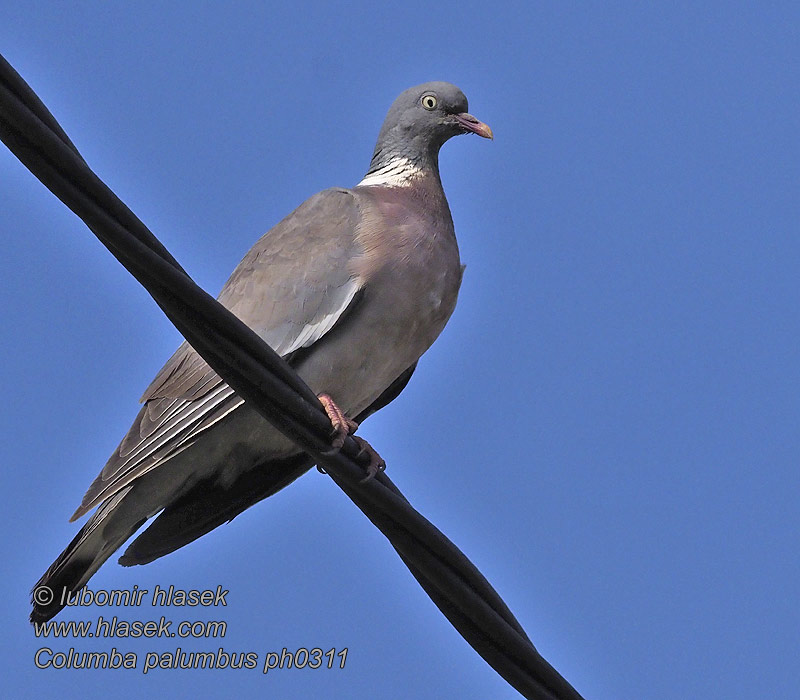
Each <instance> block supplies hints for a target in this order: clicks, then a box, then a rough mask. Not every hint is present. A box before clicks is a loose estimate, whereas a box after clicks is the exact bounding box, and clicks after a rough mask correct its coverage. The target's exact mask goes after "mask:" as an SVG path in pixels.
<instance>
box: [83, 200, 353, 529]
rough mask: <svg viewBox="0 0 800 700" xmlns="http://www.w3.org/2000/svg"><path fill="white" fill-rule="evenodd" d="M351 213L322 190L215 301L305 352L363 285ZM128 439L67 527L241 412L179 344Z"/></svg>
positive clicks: (288, 347) (261, 246)
mask: <svg viewBox="0 0 800 700" xmlns="http://www.w3.org/2000/svg"><path fill="white" fill-rule="evenodd" d="M359 217H360V212H359V209H358V205H357V203H356V199H355V197H354V195H353V193H352V192H350V191H349V190H344V189H332V190H325V191H323V192H320V193H319V194H317V195H315V196H314V197H311V198H310V199H309V200H307V201H306V202H305V203H303V204H302V205H301V206H300V207H298V208H297V209H296V210H295V211H294V212H292V213H291V214H290V215H289V216H287V217H286V218H285V219H284V220H283V221H281V222H280V223H279V224H277V225H276V226H275V227H274V228H273V229H272V230H270V231H269V232H268V233H267V234H265V235H264V236H262V237H261V239H259V241H258V242H257V243H256V244H255V245H254V246H253V248H252V249H251V250H250V251H249V252H248V253H247V255H245V257H244V259H243V260H242V261H241V263H239V265H238V266H237V267H236V269H235V270H234V272H233V274H232V275H231V277H230V279H229V280H228V281H227V283H226V284H225V286H224V287H223V289H222V292H221V293H220V295H219V301H220V303H221V304H222V305H223V306H225V307H226V308H228V309H229V310H230V311H231V312H233V313H234V314H236V315H237V316H238V317H239V318H240V319H241V320H242V321H244V322H245V323H246V324H247V325H249V326H250V327H251V328H252V329H253V330H255V331H256V332H257V333H258V334H259V335H260V336H261V337H262V338H263V339H264V340H265V341H266V342H267V343H268V344H269V345H270V346H271V347H272V348H273V350H275V351H276V352H277V353H278V354H279V355H281V356H282V357H286V356H289V355H291V354H292V353H293V352H295V351H297V350H299V349H301V348H307V347H310V346H311V345H313V344H314V343H316V342H317V341H318V340H319V339H320V338H322V337H323V336H324V335H325V334H326V333H328V332H329V331H330V330H331V329H332V328H333V327H334V326H335V325H336V324H337V322H338V321H339V320H340V319H341V318H342V317H343V316H344V315H345V312H346V311H347V309H348V307H349V306H350V305H351V304H352V303H353V301H354V299H355V297H356V294H357V293H358V291H359V289H361V287H362V286H363V280H362V279H361V278H360V277H359V276H358V275H357V274H356V273H355V272H354V269H355V268H354V266H353V265H352V260H353V259H355V258H356V257H358V256H360V255H362V254H363V251H362V250H361V249H360V247H359V244H358V242H357V240H356V235H355V234H356V228H357V225H358V221H359ZM142 401H143V402H144V406H143V407H142V409H141V410H140V411H139V415H138V416H137V417H136V419H135V420H134V422H133V425H132V426H131V428H130V430H129V431H128V434H127V435H126V436H125V437H124V438H123V439H122V442H121V443H120V445H119V447H118V448H117V449H116V450H115V451H114V453H113V454H112V455H111V457H110V458H109V460H108V462H107V463H106V465H105V467H103V470H102V471H101V472H100V474H99V475H98V476H97V478H96V479H95V480H94V482H93V483H92V484H91V486H90V487H89V489H88V491H87V492H86V495H85V496H84V497H83V501H82V502H81V505H80V507H79V508H78V509H77V510H76V511H75V514H74V515H73V516H72V519H73V520H75V519H77V518H79V517H80V516H81V515H83V514H84V513H86V512H88V511H89V510H91V508H93V507H94V506H95V505H97V504H98V503H100V502H101V501H103V500H105V499H107V498H109V497H110V496H112V495H113V494H115V493H116V492H118V491H119V490H120V489H122V488H124V487H125V486H126V485H128V484H130V483H131V482H132V481H134V480H135V479H137V478H138V477H139V476H141V475H142V474H144V473H146V472H148V471H150V470H151V469H155V468H160V467H161V466H162V465H164V463H165V462H167V461H168V460H169V459H170V458H171V457H173V456H175V455H176V454H177V453H178V452H180V451H182V450H184V449H186V448H187V447H189V446H190V445H191V444H192V443H193V442H194V440H196V439H197V437H198V435H200V434H201V433H202V432H204V431H205V430H208V429H209V428H210V427H211V426H213V425H215V424H216V423H218V422H219V421H220V420H222V419H223V418H225V417H226V416H228V415H229V414H230V413H231V412H232V411H234V410H236V409H237V408H239V406H241V405H242V403H243V400H242V399H241V398H239V397H238V396H237V395H236V394H235V393H234V391H233V390H232V389H231V388H230V387H229V386H228V385H227V384H225V383H224V382H223V381H222V379H221V378H220V377H219V376H218V375H217V374H216V373H215V372H214V371H213V370H212V369H211V368H210V367H209V366H208V365H207V364H206V362H205V361H204V360H203V358H202V357H200V356H199V355H198V354H197V353H196V352H195V350H194V349H193V348H192V347H191V346H190V345H189V344H188V343H186V342H184V343H183V344H182V345H181V346H180V347H179V348H178V350H177V351H176V352H175V354H174V355H173V356H172V357H171V358H170V359H169V360H168V361H167V363H166V364H165V365H164V367H162V369H161V370H160V371H159V372H158V374H157V375H156V377H155V378H154V379H153V381H152V382H151V384H150V386H149V387H148V388H147V390H146V391H145V392H144V395H143V396H142Z"/></svg>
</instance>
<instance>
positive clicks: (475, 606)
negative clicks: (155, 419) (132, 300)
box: [0, 56, 581, 700]
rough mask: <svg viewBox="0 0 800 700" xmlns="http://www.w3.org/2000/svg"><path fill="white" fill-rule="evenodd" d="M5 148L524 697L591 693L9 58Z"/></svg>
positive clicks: (1, 115) (1, 112)
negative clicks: (550, 656)
mask: <svg viewBox="0 0 800 700" xmlns="http://www.w3.org/2000/svg"><path fill="white" fill-rule="evenodd" d="M0 139H2V141H3V142H4V143H5V144H6V145H7V146H8V148H9V149H10V150H11V151H12V152H13V153H14V154H15V155H16V156H17V158H19V160H20V161H21V162H22V163H23V164H24V165H25V166H26V167H27V168H28V169H29V170H30V171H31V172H32V173H33V174H34V175H35V176H36V177H37V178H39V179H40V180H41V181H42V182H43V183H44V184H45V185H46V186H47V187H48V188H49V189H50V190H51V191H52V192H53V193H54V194H55V195H56V196H57V197H58V198H59V199H60V200H61V201H62V202H64V204H66V205H67V206H68V207H69V208H70V209H71V210H72V211H73V212H75V214H77V215H78V216H79V217H80V218H81V219H82V220H83V221H84V222H85V223H86V225H87V226H88V227H89V228H90V229H91V230H92V232H93V233H94V234H95V235H96V236H97V237H98V238H99V239H100V241H101V242H102V243H103V244H104V245H105V246H106V247H107V248H108V249H109V250H110V251H111V253H112V254H113V255H114V256H115V257H116V258H117V259H118V260H119V261H120V262H121V263H122V264H123V265H124V266H125V268H126V269H127V270H128V271H129V272H130V273H131V274H132V275H133V276H134V277H135V278H136V279H137V280H138V281H139V282H140V283H141V284H142V285H143V286H144V287H145V288H146V289H147V291H148V292H149V293H150V295H151V296H152V297H153V299H154V300H155V301H156V303H157V304H158V305H159V306H160V307H161V309H162V310H163V311H164V313H165V314H166V315H167V317H168V318H169V319H170V321H172V322H173V323H174V324H175V326H176V327H177V328H178V330H179V331H180V332H181V333H182V334H183V335H184V337H185V338H186V339H187V340H188V341H189V343H190V344H191V345H192V347H194V348H195V350H197V352H198V353H200V355H201V356H202V357H203V359H205V360H206V362H208V364H209V365H210V366H211V367H212V368H213V369H214V370H215V371H216V372H217V373H218V374H219V375H220V376H221V377H222V378H223V379H224V380H225V381H226V382H227V383H228V384H229V385H230V386H231V387H232V388H233V389H234V390H235V391H236V392H237V393H238V394H239V395H240V396H241V397H242V398H244V399H245V401H247V402H249V403H250V404H251V405H252V406H253V407H254V408H255V409H256V410H258V411H259V412H260V413H261V414H262V415H263V416H264V418H266V419H267V420H268V421H269V422H270V423H272V424H273V425H275V426H276V427H277V428H278V429H279V430H281V431H282V432H283V433H284V434H286V435H287V436H288V437H289V438H290V439H292V440H293V441H294V442H295V443H296V444H297V445H298V446H299V447H301V448H302V449H303V450H305V451H306V452H308V453H309V454H310V455H312V456H313V457H314V459H315V460H317V462H318V463H319V464H320V465H322V466H323V467H324V468H325V470H326V472H327V473H328V474H329V475H330V476H331V478H332V479H333V480H334V481H335V482H336V484H337V485H338V486H339V487H340V488H341V489H342V490H343V491H344V492H345V493H346V494H347V495H348V497H349V498H350V499H351V500H352V501H353V503H355V505H356V506H358V508H360V509H361V510H362V511H363V512H364V514H365V515H366V516H367V517H368V518H369V519H370V521H371V522H372V523H373V524H374V525H375V526H376V527H377V528H378V529H379V530H380V531H381V532H382V533H383V534H384V535H385V536H386V537H387V539H388V540H389V541H390V542H391V544H392V546H393V547H394V548H395V550H396V551H397V553H398V554H399V556H400V558H401V559H402V561H403V563H405V564H406V566H407V567H408V568H409V570H410V571H411V573H412V574H413V576H414V577H415V578H416V579H417V581H418V582H419V583H420V585H421V586H422V587H423V589H424V590H425V591H426V593H428V595H429V596H430V597H431V599H432V600H433V602H434V603H435V604H436V606H437V607H438V608H439V609H440V610H441V611H442V613H443V614H444V615H445V616H446V617H447V619H448V620H450V622H451V624H453V626H454V627H455V628H456V629H457V630H458V631H459V633H460V634H461V635H462V636H463V637H464V639H466V640H467V642H468V643H469V644H470V645H471V646H472V647H473V648H474V649H475V650H476V651H477V652H478V653H479V654H480V655H481V656H482V657H483V658H484V659H485V660H486V662H487V663H489V664H490V665H491V666H492V667H493V668H494V669H495V670H496V671H497V672H498V673H499V674H500V675H501V676H503V678H505V679H506V680H507V681H508V682H509V683H510V684H511V685H512V686H513V687H514V688H516V689H517V690H518V691H519V692H520V693H521V694H522V695H523V696H524V697H526V698H531V699H532V700H534V699H535V700H540V699H541V700H545V699H553V700H555V699H558V700H561V699H571V700H580V698H581V696H580V695H579V694H578V693H577V692H576V691H575V690H574V689H573V688H572V686H570V684H569V683H568V682H567V681H566V680H564V679H563V678H562V677H561V676H560V675H559V674H558V672H557V671H556V670H555V669H553V667H552V666H550V664H548V663H547V661H546V660H545V659H544V658H543V657H542V656H541V655H540V654H539V653H538V652H537V651H536V649H535V647H534V646H533V645H532V644H531V642H530V640H529V639H528V637H527V635H526V634H525V631H524V630H523V629H522V626H521V625H520V624H519V622H517V620H516V619H515V618H514V616H513V615H512V613H511V611H510V610H509V609H508V607H507V606H506V604H505V603H504V602H503V600H502V599H501V598H500V596H499V595H498V594H497V593H496V592H495V590H494V589H493V588H492V586H491V584H489V582H488V581H487V580H486V579H485V578H484V576H483V575H482V574H481V573H480V572H479V571H478V569H477V568H476V567H475V566H474V565H473V564H472V562H470V561H469V559H467V557H466V556H465V555H464V554H463V553H462V552H461V551H460V550H459V549H458V548H457V547H456V546H455V545H454V544H453V543H452V542H450V540H448V539H447V538H446V537H445V536H444V535H443V534H442V533H441V532H440V531H439V530H438V529H437V528H436V527H434V526H433V525H432V524H431V523H430V522H429V521H428V520H426V519H425V518H424V517H423V516H422V515H420V514H419V513H418V512H417V511H416V510H414V508H413V507H412V506H411V505H410V504H409V502H408V501H407V499H406V498H405V497H404V496H403V494H402V493H400V491H399V489H398V488H397V487H396V486H395V485H394V484H393V483H392V481H391V480H390V479H389V478H388V477H387V476H386V475H385V474H380V475H378V476H377V477H376V478H374V479H372V480H370V481H368V482H365V483H361V479H362V477H363V474H364V466H365V461H366V459H367V458H366V457H365V456H364V455H361V456H359V447H358V445H357V443H356V442H355V441H354V440H353V439H352V438H348V439H347V440H346V442H345V445H344V447H343V448H342V451H341V452H339V453H335V454H330V433H331V425H330V421H329V420H328V418H327V416H326V415H325V413H324V411H323V410H322V407H321V405H320V403H319V401H318V400H317V398H316V396H315V395H314V393H313V392H312V391H311V389H310V388H309V387H308V386H306V384H305V383H304V382H303V381H302V380H301V379H300V378H299V377H298V376H297V374H296V373H295V372H294V370H293V369H292V368H291V367H290V366H289V365H288V364H287V363H286V362H285V361H284V360H283V359H282V358H281V357H279V356H278V355H277V354H276V353H275V352H274V351H273V350H272V349H271V348H270V347H269V346H267V345H266V343H264V342H263V341H262V340H261V338H259V337H258V335H256V334H255V333H254V332H253V331H252V330H251V329H250V328H248V327H247V326H246V325H245V324H244V323H242V322H241V321H240V320H239V319H238V318H236V317H235V316H234V315H233V314H231V313H230V312H229V311H228V310H227V309H225V308H224V307H222V306H221V305H220V304H219V303H218V302H217V301H216V300H215V299H213V298H212V297H211V296H209V295H208V294H207V293H206V292H204V291H203V290H202V289H200V288H199V287H198V286H197V285H196V284H195V283H194V282H193V281H192V280H191V278H190V277H189V276H188V275H187V274H186V272H185V271H184V270H183V268H181V266H180V265H179V264H178V262H177V261H176V260H175V259H174V258H173V257H172V256H171V255H170V254H169V252H168V251H167V250H166V248H164V246H163V245H162V244H161V243H160V242H159V241H158V239H157V238H156V237H155V236H154V235H153V234H152V233H151V232H150V231H149V229H148V228H147V227H146V226H145V225H144V224H143V223H142V222H141V221H140V220H139V219H138V218H137V217H136V216H135V215H134V214H133V212H131V211H130V209H128V207H127V206H125V204H124V203H123V202H122V201H120V200H119V199H118V198H117V197H116V195H115V194H114V193H113V192H112V191H111V190H110V189H109V188H108V187H107V186H106V185H105V184H104V183H103V182H102V181H101V180H100V179H99V178H98V177H97V175H95V173H94V172H93V171H92V170H91V169H90V168H89V166H88V165H87V164H86V162H85V161H84V160H83V158H82V157H81V155H80V153H79V152H78V150H77V148H76V147H75V145H74V144H73V143H72V142H71V141H70V139H69V137H68V136H67V135H66V133H65V132H64V130H63V129H62V128H61V126H60V125H59V124H58V122H57V121H56V120H55V118H54V117H53V116H52V115H51V114H50V112H49V111H48V110H47V108H46V107H45V106H44V104H43V103H42V102H41V100H40V99H39V98H38V96H37V95H36V94H35V93H34V92H33V90H31V88H30V87H29V86H28V85H27V83H25V81H24V80H23V79H22V78H21V77H20V76H19V75H18V74H17V73H16V71H15V70H14V69H13V68H12V67H11V66H10V65H9V64H8V62H7V61H6V60H5V59H4V58H3V57H2V56H0Z"/></svg>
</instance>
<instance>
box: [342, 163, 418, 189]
mask: <svg viewBox="0 0 800 700" xmlns="http://www.w3.org/2000/svg"><path fill="white" fill-rule="evenodd" d="M420 177H422V169H421V168H419V167H417V166H416V165H414V163H412V162H411V161H410V160H409V159H408V158H403V157H402V156H396V157H394V158H392V159H391V160H390V161H389V162H388V163H386V165H383V166H381V167H380V168H378V169H377V170H375V171H374V172H371V173H369V174H367V175H365V176H364V179H363V180H362V181H361V182H359V183H358V185H356V187H368V186H371V185H383V186H385V187H408V186H409V185H411V183H412V182H413V181H414V180H417V179H418V178H420Z"/></svg>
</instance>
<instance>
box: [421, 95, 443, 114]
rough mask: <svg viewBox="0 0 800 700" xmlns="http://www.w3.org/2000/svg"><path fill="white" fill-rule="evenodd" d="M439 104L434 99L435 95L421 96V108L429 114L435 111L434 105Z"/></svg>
mask: <svg viewBox="0 0 800 700" xmlns="http://www.w3.org/2000/svg"><path fill="white" fill-rule="evenodd" d="M438 104H439V100H437V99H436V95H423V96H422V106H423V107H424V108H425V109H427V110H428V111H429V112H430V111H432V110H434V109H436V105H438Z"/></svg>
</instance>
